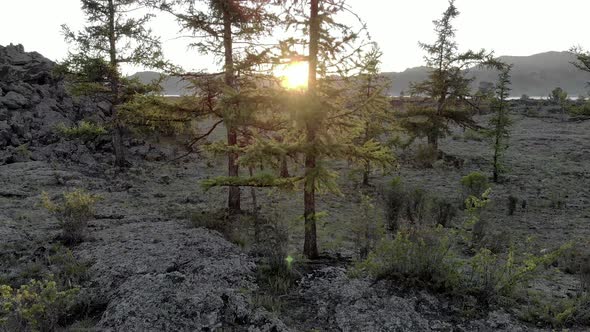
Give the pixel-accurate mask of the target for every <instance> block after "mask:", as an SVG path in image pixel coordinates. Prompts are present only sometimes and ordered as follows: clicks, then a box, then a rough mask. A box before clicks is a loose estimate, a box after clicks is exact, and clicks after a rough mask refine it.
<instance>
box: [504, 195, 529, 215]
mask: <svg viewBox="0 0 590 332" xmlns="http://www.w3.org/2000/svg"><path fill="white" fill-rule="evenodd" d="M517 204H518V197H515V196H512V195H510V196H508V215H509V216H512V215H514V212H515V211H516V205H517ZM525 206H526V204H525Z"/></svg>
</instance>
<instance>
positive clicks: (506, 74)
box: [490, 65, 512, 183]
mask: <svg viewBox="0 0 590 332" xmlns="http://www.w3.org/2000/svg"><path fill="white" fill-rule="evenodd" d="M511 70H512V65H508V66H505V67H504V69H502V71H501V72H500V74H499V75H498V83H497V84H496V98H495V100H494V102H493V103H492V109H493V111H494V116H493V117H492V118H491V119H490V125H491V131H490V136H491V137H492V139H493V144H494V146H493V147H494V159H493V163H492V166H493V168H494V171H493V172H494V182H495V183H498V181H499V176H500V174H501V173H502V172H503V171H504V166H503V162H502V157H503V156H504V152H505V151H506V149H507V148H508V139H509V138H510V130H509V129H510V125H511V124H512V120H510V117H509V115H508V114H509V112H510V106H509V104H508V102H507V99H508V97H509V94H510V87H509V86H510V83H511V82H510V71H511Z"/></svg>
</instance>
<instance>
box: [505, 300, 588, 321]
mask: <svg viewBox="0 0 590 332" xmlns="http://www.w3.org/2000/svg"><path fill="white" fill-rule="evenodd" d="M526 300H527V303H526V305H524V306H522V307H521V308H519V309H518V310H517V313H518V316H519V318H520V319H521V320H523V321H525V322H530V323H532V324H535V325H537V326H539V327H553V328H562V327H564V326H569V325H582V326H588V325H590V295H589V294H588V293H585V294H580V295H578V296H575V297H573V298H565V299H555V298H552V297H547V296H545V294H541V293H532V292H529V294H528V296H527V297H526Z"/></svg>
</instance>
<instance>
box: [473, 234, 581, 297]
mask: <svg viewBox="0 0 590 332" xmlns="http://www.w3.org/2000/svg"><path fill="white" fill-rule="evenodd" d="M569 247H571V244H566V245H563V246H562V247H561V248H559V249H558V250H555V251H552V252H549V253H547V254H543V255H530V254H525V255H524V256H523V257H517V254H516V251H515V249H514V248H510V250H509V251H508V253H507V255H506V257H502V256H500V255H497V254H494V253H492V251H490V250H489V249H485V248H482V249H480V250H479V251H478V252H477V254H476V255H475V256H473V257H472V258H471V259H470V260H469V268H468V269H467V273H466V280H465V283H464V287H466V289H470V290H473V291H474V292H475V293H476V294H477V295H479V296H481V297H482V298H483V299H486V301H488V302H497V301H499V300H501V299H503V298H514V296H515V295H516V294H515V292H516V290H517V289H518V288H520V289H523V288H524V287H523V286H526V285H528V284H529V283H530V282H531V281H532V280H534V279H535V278H538V277H539V271H540V270H541V269H542V268H544V267H545V266H548V265H550V264H552V263H554V262H555V261H556V260H557V258H558V257H560V256H561V255H562V254H563V252H564V251H565V250H566V249H568V248H569Z"/></svg>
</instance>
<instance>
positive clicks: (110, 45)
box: [61, 0, 165, 167]
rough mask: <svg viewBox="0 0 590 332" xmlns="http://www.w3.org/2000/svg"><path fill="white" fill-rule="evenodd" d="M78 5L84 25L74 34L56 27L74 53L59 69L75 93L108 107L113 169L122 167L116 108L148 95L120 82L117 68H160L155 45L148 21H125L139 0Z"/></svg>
mask: <svg viewBox="0 0 590 332" xmlns="http://www.w3.org/2000/svg"><path fill="white" fill-rule="evenodd" d="M81 2H82V11H83V12H84V15H85V16H86V20H87V22H88V23H87V25H86V26H85V27H84V28H83V29H82V30H81V31H79V32H74V31H72V30H71V29H70V28H68V27H67V26H66V25H63V26H62V28H63V32H64V35H65V38H66V41H68V42H70V43H72V44H74V45H75V47H76V49H75V52H73V53H70V55H69V57H68V59H66V61H65V62H64V63H63V65H62V66H61V67H62V68H63V69H64V70H65V72H66V73H67V74H68V75H69V77H70V78H71V79H72V80H71V81H72V83H73V84H72V85H73V87H74V90H75V91H76V92H78V93H80V94H85V95H91V96H94V97H97V98H100V99H103V100H105V99H106V100H107V101H108V102H109V103H110V105H111V107H110V115H111V118H112V126H111V127H112V143H113V151H114V154H115V165H116V166H119V167H124V166H127V165H128V161H127V159H126V156H125V155H126V153H125V145H124V137H123V136H124V131H125V128H124V123H123V121H122V120H121V116H120V114H119V111H120V108H121V105H123V104H125V102H127V101H128V100H129V99H130V98H131V96H133V95H135V94H136V93H138V92H140V93H146V92H148V91H151V90H152V89H151V88H147V87H146V86H145V85H142V84H140V83H139V82H138V81H135V80H129V79H127V78H125V77H123V75H122V74H121V68H120V66H121V65H123V64H128V65H143V66H146V67H150V68H161V67H163V66H164V65H165V62H164V61H163V60H162V51H161V47H160V41H159V39H158V38H156V37H154V36H153V35H152V33H151V31H150V30H149V29H148V28H146V24H147V22H148V21H149V20H150V19H151V18H152V15H149V14H148V15H144V16H141V17H132V16H131V14H130V13H131V12H133V11H134V9H136V8H138V7H140V6H141V4H140V3H139V0H81Z"/></svg>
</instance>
